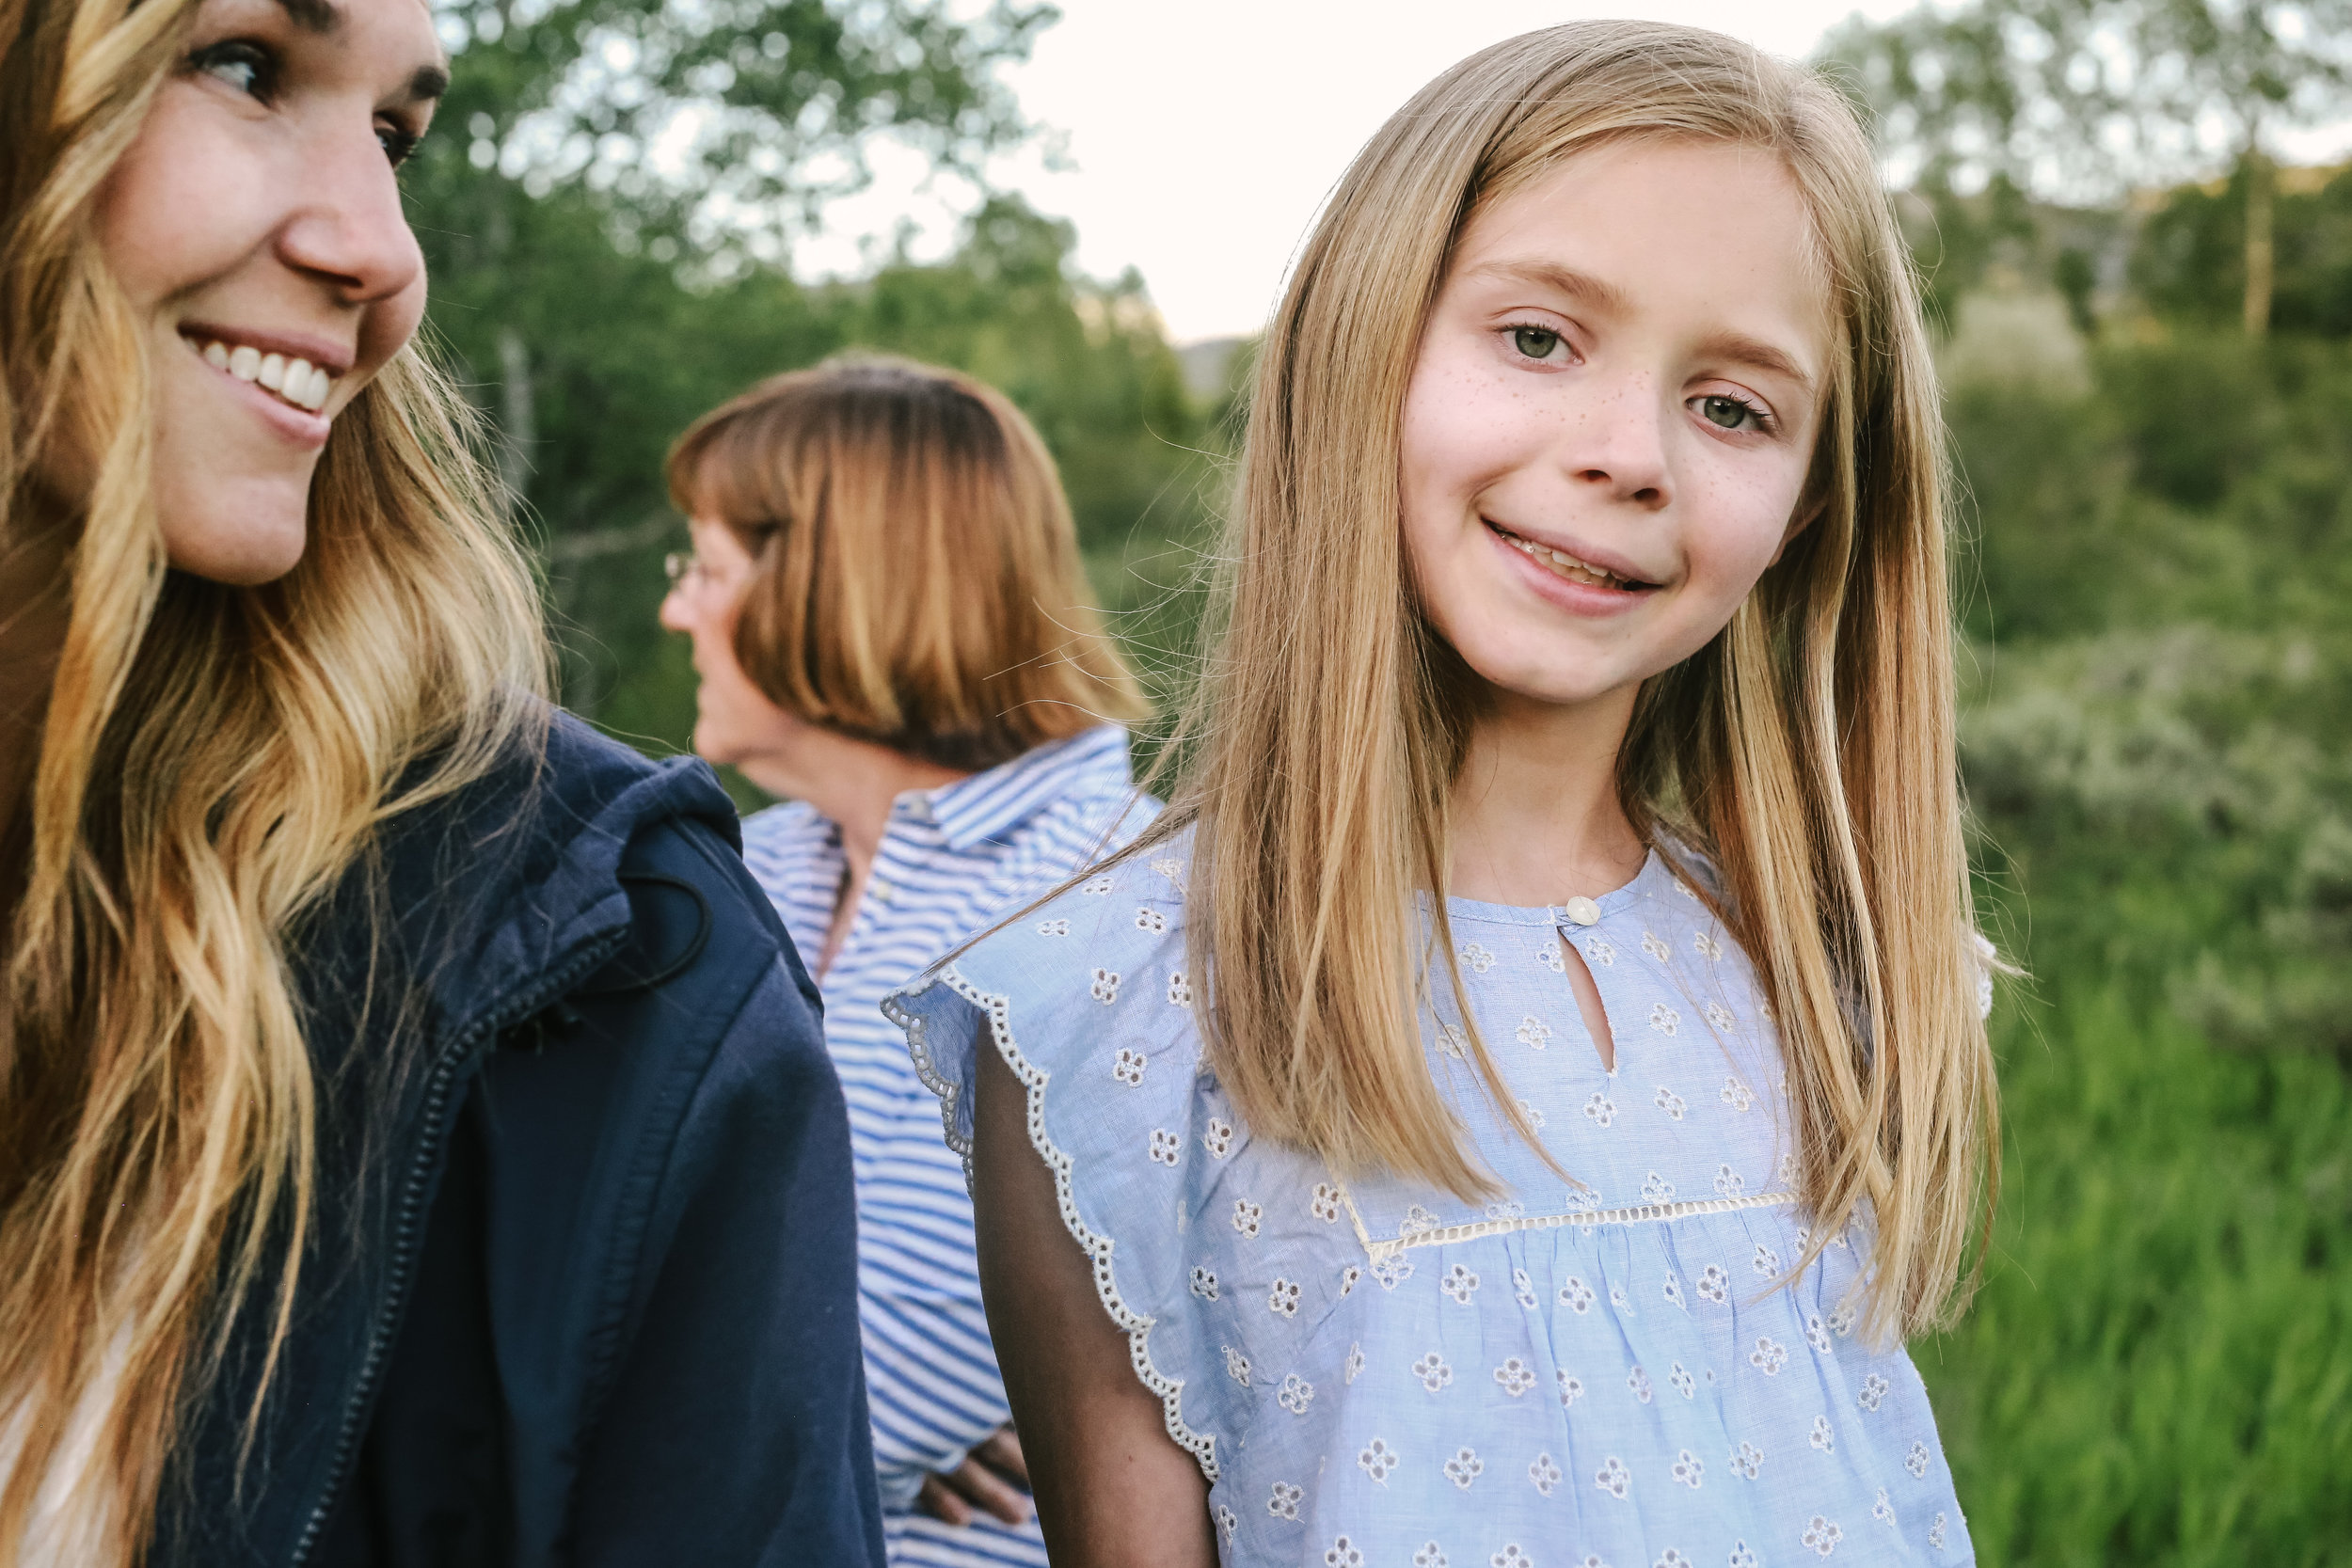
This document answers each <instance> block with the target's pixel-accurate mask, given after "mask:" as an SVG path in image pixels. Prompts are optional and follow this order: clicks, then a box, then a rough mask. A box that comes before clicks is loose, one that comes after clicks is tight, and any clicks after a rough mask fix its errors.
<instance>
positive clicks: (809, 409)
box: [661, 359, 1146, 1564]
mask: <svg viewBox="0 0 2352 1568" xmlns="http://www.w3.org/2000/svg"><path fill="white" fill-rule="evenodd" d="M670 483H671V491H672V495H673V497H674V499H675V501H676V503H677V506H678V508H679V510H680V511H681V512H683V513H685V515H687V516H688V517H689V518H690V519H691V526H692V531H693V540H694V553H693V554H692V556H691V557H688V558H682V559H681V558H676V557H674V558H672V563H671V572H672V578H673V582H674V587H673V588H672V591H671V593H670V594H669V597H668V598H667V599H665V600H664V601H663V603H662V608H661V619H662V624H663V625H664V626H669V627H671V628H672V629H673V630H676V631H681V632H684V633H686V634H687V635H689V636H690V637H691V638H692V640H693V645H694V667H695V670H696V671H697V673H699V674H700V675H701V678H702V680H701V688H700V691H699V693H698V700H699V705H700V712H699V717H698V719H697V721H696V723H695V727H694V749H695V751H697V752H700V753H701V754H702V755H703V756H705V757H706V758H707V759H709V760H710V761H712V762H715V763H725V764H731V765H733V766H734V767H735V768H738V769H739V770H740V771H741V772H742V774H743V775H744V776H745V777H746V778H748V779H750V780H751V781H752V782H753V783H754V784H758V785H759V786H760V787H761V788H763V789H766V790H768V791H770V792H771V793H773V794H776V795H780V796H785V797H788V798H789V799H790V800H791V802H792V803H791V804H788V805H782V806H777V807H775V808H773V809H771V810H769V811H765V812H761V813H760V814H758V815H757V816H754V817H752V818H751V819H750V820H749V821H747V822H746V823H745V824H744V831H743V837H744V858H745V860H746V861H747V862H748V863H750V865H751V868H752V872H753V875H754V876H755V878H757V879H758V880H759V881H760V883H761V884H762V885H763V886H764V887H765V888H766V889H767V891H768V895H769V896H770V897H771V899H773V900H774V902H775V905H776V908H777V910H778V911H779V912H781V914H782V915H783V917H784V922H785V925H786V926H787V927H789V929H790V930H791V933H792V936H793V939H794V941H795V942H797V943H798V944H799V946H800V948H801V951H802V952H803V954H805V955H806V956H807V957H808V958H809V960H810V962H811V965H812V967H813V968H814V969H815V970H816V972H817V974H818V985H819V987H820V989H821V990H822V991H823V995H824V1003H825V1042H826V1045H827V1047H828V1048H829V1049H830V1050H831V1052H832V1053H833V1058H834V1065H835V1067H836V1068H837V1069H839V1071H840V1073H841V1079H842V1085H843V1087H844V1088H845V1090H846V1091H847V1093H848V1096H849V1101H850V1135H851V1145H852V1149H853V1155H854V1161H855V1173H856V1181H857V1197H858V1235H859V1243H858V1244H859V1299H860V1316H861V1320H862V1325H863V1327H864V1330H865V1339H866V1376H867V1380H868V1385H869V1387H870V1390H871V1397H872V1401H873V1421H874V1433H873V1435H874V1449H875V1459H876V1463H877V1465H878V1466H879V1469H880V1473H881V1478H882V1496H883V1510H884V1531H885V1536H886V1539H887V1542H888V1548H889V1552H890V1557H891V1560H892V1561H894V1562H901V1563H915V1562H919V1563H955V1564H965V1563H973V1564H977V1563H1006V1562H1016V1563H1039V1564H1042V1563H1043V1562H1044V1561H1045V1548H1044V1543H1043V1540H1042V1538H1041V1536H1040V1535H1039V1533H1038V1530H1037V1526H1036V1524H1035V1522H1034V1519H1033V1517H1032V1511H1031V1509H1030V1507H1029V1502H1028V1498H1027V1497H1026V1495H1025V1492H1023V1491H1020V1490H1017V1489H1016V1488H1015V1486H1013V1485H1009V1484H1008V1478H1009V1480H1010V1481H1016V1482H1019V1481H1025V1479H1026V1478H1025V1472H1024V1471H1023V1470H1022V1468H1021V1463H1020V1449H1019V1444H1018V1443H1017V1441H1015V1440H1014V1439H1013V1437H1012V1434H1011V1433H1010V1432H1009V1430H1007V1429H1006V1425H1005V1423H1006V1421H1007V1418H1008V1411H1007V1408H1006V1404H1005V1396H1004V1390H1003V1387H1002V1385H1001V1383H1000V1382H999V1379H998V1375H997V1371H996V1362H995V1356H994V1354H993V1351H992V1350H991V1348H990V1343H989V1336H988V1324H987V1321H986V1319H985V1317H984V1316H983V1314H982V1310H981V1306H980V1292H979V1286H978V1282H977V1274H976V1268H975V1263H974V1259H973V1240H972V1210H971V1205H970V1201H969V1199H968V1198H967V1196H966V1195H965V1192H964V1182H963V1172H962V1170H961V1167H960V1165H959V1164H958V1162H957V1159H956V1156H955V1155H954V1154H952V1153H951V1152H949V1150H948V1149H947V1148H946V1147H945V1146H944V1144H943V1143H942V1141H941V1138H940V1127H939V1110H938V1101H936V1100H935V1099H934V1098H933V1097H932V1095H931V1093H930V1090H928V1089H926V1088H925V1087H924V1086H923V1085H922V1084H921V1082H920V1081H919V1080H918V1079H917V1077H916V1074H915V1069H914V1064H913V1063H912V1062H911V1061H909V1059H908V1056H907V1051H906V1045H905V1042H904V1039H903V1037H901V1036H900V1034H899V1032H898V1030H897V1029H896V1028H894V1027H892V1026H891V1025H890V1024H889V1023H888V1022H886V1021H885V1020H884V1019H883V1018H882V1015H881V1013H880V1011H879V1010H878V1008H879V1005H880V1003H881V1000H882V996H883V994H884V993H885V992H887V991H889V990H891V989H892V988H893V987H894V986H897V985H898V984H899V983H901V982H902V981H904V980H905V979H907V978H908V977H909V976H910V975H912V974H915V973H917V972H919V971H920V970H921V969H922V968H923V967H924V966H925V965H926V964H928V963H929V962H930V960H931V959H933V958H937V957H939V956H940V955H941V954H942V953H944V952H946V950H947V949H948V948H950V947H952V946H953V945H955V944H956V943H957V942H960V941H961V940H962V939H964V938H965V937H968V936H970V935H972V934H973V933H975V932H976V931H977V930H979V929H980V928H982V927H985V926H986V924H987V923H988V922H989V921H990V919H991V918H992V917H993V916H996V915H998V914H1000V913H1002V912H1004V911H1007V910H1009V908H1010V907H1012V906H1013V905H1014V904H1015V903H1016V902H1017V901H1019V900H1023V899H1025V898H1026V897H1028V896H1031V895H1036V894H1039V893H1041V892H1043V891H1045V890H1046V889H1048V888H1050V887H1052V886H1053V885H1054V884H1055V883H1056V882H1057V881H1059V880H1061V879H1064V878H1067V877H1068V876H1070V875H1071V874H1072V873H1073V872H1074V871H1076V870H1077V869H1078V868H1079V866H1080V865H1082V864H1083V863H1085V862H1086V861H1087V860H1088V859H1089V857H1090V856H1091V855H1093V854H1094V853H1096V852H1099V851H1100V850H1101V849H1102V848H1103V847H1104V846H1105V845H1108V844H1116V843H1119V842H1123V840H1124V838H1125V837H1127V836H1128V835H1131V834H1132V833H1133V832H1136V831H1137V830H1138V829H1139V828H1140V827H1141V826H1142V825H1143V822H1144V820H1145V816H1146V810H1145V809H1144V803H1143V802H1141V801H1139V800H1138V799H1137V797H1136V795H1135V793H1134V791H1133V790H1132V788H1131V787H1130V785H1129V783H1128V766H1127V736H1126V732H1125V731H1124V730H1123V729H1122V728H1120V721H1125V720H1129V719H1132V718H1134V717H1136V715H1137V714H1138V713H1140V711H1141V709H1142V705H1141V703H1140V701H1139V699H1138V697H1137V695H1136V687H1135V684H1134V682H1133V680H1132V679H1131V678H1130V676H1129V675H1128V673H1127V672H1126V670H1125V669H1124V668H1123V667H1122V666H1121V664H1120V659H1119V656H1118V655H1117V654H1116V653H1115V652H1114V651H1113V650H1112V648H1111V646H1110V644H1109V643H1108V641H1106V640H1105V639H1104V636H1103V634H1102V631H1101V628H1100V624H1099V622H1098V620H1097V618H1096V616H1095V613H1094V611H1093V610H1091V609H1090V608H1089V606H1088V605H1087V603H1086V591H1085V584H1084V580H1083V578H1082V575H1081V572H1080V569H1079V562H1078V551H1077V541H1076V537H1075V534H1074V531H1073V529H1072V526H1071V520H1070V508H1069V504H1068V502H1067V501H1065V500H1064V499H1063V497H1062V493H1061V486H1060V483H1059V481H1058V479H1057V477H1056V474H1055V469H1054V464H1053V459H1052V458H1051V457H1050V456H1048V455H1047V453H1046V451H1045V448H1044V445H1043V443H1042V442H1041V441H1040V440H1039V439H1038V436H1037V433H1036V432H1035V431H1034V430H1033V429H1031V428H1030V426H1029V423H1028V421H1027V420H1025V419H1023V418H1022V416H1021V414H1020V412H1019V410H1017V409H1016V408H1014V407H1013V405H1012V404H1010V403H1009V402H1008V401H1007V400H1006V399H1005V398H1004V397H1003V396H1002V395H1001V394H999V393H997V392H995V391H993V390H992V389H991V388H987V387H984V386H982V385H980V384H979V383H977V382H976V381H973V380H972V379H970V378H969V377H966V376H962V375H959V374H956V373H955V372H950V371H942V370H933V369H930V368H928V367H924V366H919V365H914V364H908V363H903V362H899V361H895V360H870V359H869V360H855V361H837V362H834V363H831V364H827V365H823V366H820V367H818V369H816V370H812V371H803V372H796V373H794V374H790V375H783V376H778V377H776V378H774V379H773V380H771V381H768V382H764V383H762V384H761V385H760V386H758V387H755V388H753V389H752V390H751V391H749V392H746V393H745V394H743V395H742V396H741V397H739V398H737V399H736V400H735V401H734V402H732V403H729V404H725V405H724V406H723V407H721V408H719V409H718V410H716V411H714V412H713V413H711V414H709V415H707V416H706V417H705V418H704V419H703V420H701V421H700V422H698V423H697V424H695V425H694V427H693V428H692V429H691V430H689V431H688V432H687V433H686V435H685V436H683V437H682V438H681V439H680V440H679V442H678V444H677V446H676V448H675V451H673V452H672V454H671V459H670ZM976 1504H977V1510H976V1508H975V1506H974V1505H976Z"/></svg>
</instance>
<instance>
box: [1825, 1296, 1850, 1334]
mask: <svg viewBox="0 0 2352 1568" xmlns="http://www.w3.org/2000/svg"><path fill="white" fill-rule="evenodd" d="M1853 1325H1854V1309H1853V1304H1852V1303H1851V1302H1841V1303H1839V1304H1838V1307H1837V1310H1836V1311H1835V1312H1832V1313H1831V1314H1830V1315H1829V1326H1830V1327H1831V1328H1833V1329H1835V1330H1836V1331H1837V1337H1838V1338H1840V1339H1843V1338H1846V1337H1847V1336H1848V1335H1850V1334H1851V1333H1852V1332H1853Z"/></svg>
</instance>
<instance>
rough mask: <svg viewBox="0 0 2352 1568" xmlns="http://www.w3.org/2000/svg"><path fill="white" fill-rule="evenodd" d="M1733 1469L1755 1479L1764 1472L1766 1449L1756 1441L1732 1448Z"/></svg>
mask: <svg viewBox="0 0 2352 1568" xmlns="http://www.w3.org/2000/svg"><path fill="white" fill-rule="evenodd" d="M1731 1471H1732V1474H1734V1475H1740V1476H1745V1477H1747V1478H1748V1479H1749V1480H1750V1481H1754V1480H1755V1479H1756V1477H1758V1476H1760V1475H1762V1474H1763V1473H1764V1450H1763V1449H1759V1448H1757V1447H1756V1445H1755V1444H1754V1443H1741V1444H1740V1446H1739V1447H1738V1448H1736V1449H1732V1450H1731Z"/></svg>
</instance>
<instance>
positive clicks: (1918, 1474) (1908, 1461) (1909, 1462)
mask: <svg viewBox="0 0 2352 1568" xmlns="http://www.w3.org/2000/svg"><path fill="white" fill-rule="evenodd" d="M1903 1468H1904V1469H1906V1470H1909V1471H1910V1472H1911V1475H1912V1479H1913V1480H1915V1481H1925V1480H1927V1479H1928V1446H1927V1445H1926V1444H1925V1443H1914V1444H1912V1445H1911V1451H1910V1452H1909V1453H1906V1454H1904V1455H1903Z"/></svg>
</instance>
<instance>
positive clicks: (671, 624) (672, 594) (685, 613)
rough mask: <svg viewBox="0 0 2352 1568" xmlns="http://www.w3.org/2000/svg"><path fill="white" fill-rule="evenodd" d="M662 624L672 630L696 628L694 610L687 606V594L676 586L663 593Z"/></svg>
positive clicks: (686, 630) (687, 630) (688, 630)
mask: <svg viewBox="0 0 2352 1568" xmlns="http://www.w3.org/2000/svg"><path fill="white" fill-rule="evenodd" d="M661 624H662V626H665V627H666V628H668V629H669V630H671V631H685V632H691V631H692V630H693V629H694V618H693V612H692V610H691V609H689V608H688V606H687V603H686V595H685V594H683V593H682V592H680V591H679V590H677V589H675V588H673V589H671V590H670V591H669V592H668V593H667V594H662V595H661Z"/></svg>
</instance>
